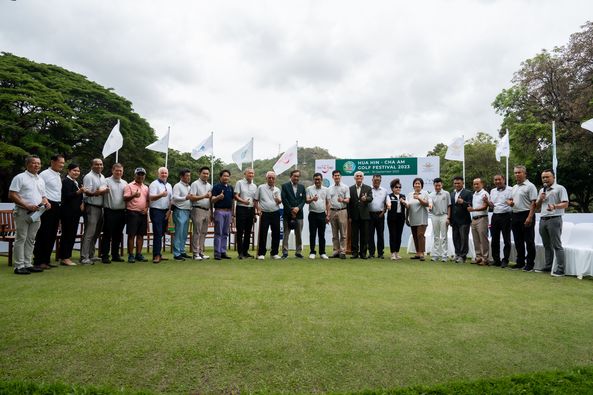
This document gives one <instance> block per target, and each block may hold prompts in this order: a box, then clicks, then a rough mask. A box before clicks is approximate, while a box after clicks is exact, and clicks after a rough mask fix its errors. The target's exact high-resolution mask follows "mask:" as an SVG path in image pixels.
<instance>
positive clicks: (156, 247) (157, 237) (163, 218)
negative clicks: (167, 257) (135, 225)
mask: <svg viewBox="0 0 593 395" xmlns="http://www.w3.org/2000/svg"><path fill="white" fill-rule="evenodd" d="M149 215H150V222H152V240H153V242H152V256H153V257H157V256H161V254H162V249H163V236H164V235H165V232H166V231H167V210H166V209H160V208H151V209H150V211H149Z"/></svg>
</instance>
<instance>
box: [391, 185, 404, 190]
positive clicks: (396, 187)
mask: <svg viewBox="0 0 593 395" xmlns="http://www.w3.org/2000/svg"><path fill="white" fill-rule="evenodd" d="M393 189H402V187H400V186H397V185H396V186H394V187H393Z"/></svg>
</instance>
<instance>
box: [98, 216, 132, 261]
mask: <svg viewBox="0 0 593 395" xmlns="http://www.w3.org/2000/svg"><path fill="white" fill-rule="evenodd" d="M125 225H126V210H124V209H121V210H112V209H110V208H104V209H103V236H102V237H101V248H100V252H101V257H103V258H107V257H109V248H110V247H111V255H112V256H113V257H119V256H120V255H119V251H120V248H121V243H122V235H123V232H124V226H125Z"/></svg>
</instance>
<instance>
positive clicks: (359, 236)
mask: <svg viewBox="0 0 593 395" xmlns="http://www.w3.org/2000/svg"><path fill="white" fill-rule="evenodd" d="M350 225H351V228H352V238H351V241H352V245H351V247H352V248H351V250H352V255H360V256H364V255H366V253H367V246H368V240H369V220H368V219H353V220H352V222H351V224H350Z"/></svg>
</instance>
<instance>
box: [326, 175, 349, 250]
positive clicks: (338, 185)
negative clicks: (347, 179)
mask: <svg viewBox="0 0 593 395" xmlns="http://www.w3.org/2000/svg"><path fill="white" fill-rule="evenodd" d="M332 178H333V180H334V183H333V185H332V186H330V187H329V188H328V194H329V203H330V211H329V223H330V225H331V227H332V243H333V249H334V252H333V254H332V258H340V259H346V232H347V231H348V202H350V188H348V186H347V185H344V184H342V174H341V173H340V170H334V171H332Z"/></svg>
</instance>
